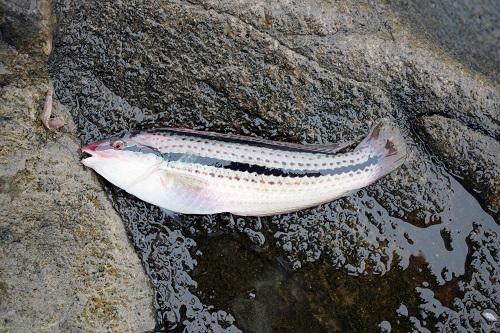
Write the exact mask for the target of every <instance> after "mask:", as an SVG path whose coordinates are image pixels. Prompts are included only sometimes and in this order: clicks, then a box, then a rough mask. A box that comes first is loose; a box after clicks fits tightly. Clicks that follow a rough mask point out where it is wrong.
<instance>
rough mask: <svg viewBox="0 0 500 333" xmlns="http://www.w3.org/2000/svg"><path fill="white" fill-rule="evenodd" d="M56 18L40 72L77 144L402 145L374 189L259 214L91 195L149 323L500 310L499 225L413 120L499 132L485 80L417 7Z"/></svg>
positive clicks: (445, 320)
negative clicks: (127, 264)
mask: <svg viewBox="0 0 500 333" xmlns="http://www.w3.org/2000/svg"><path fill="white" fill-rule="evenodd" d="M448 3H451V1H449V2H448ZM483 6H484V8H483V10H485V11H488V10H490V9H492V8H494V4H493V5H490V4H489V2H488V1H483ZM488 6H489V7H488ZM55 9H56V12H57V15H58V18H59V24H60V29H59V33H58V34H57V36H56V38H55V42H54V45H55V47H54V54H53V56H52V58H51V62H50V73H51V76H52V77H53V79H54V81H55V85H56V92H57V94H58V97H59V98H60V100H61V103H63V104H64V105H66V106H67V107H68V108H69V111H70V113H71V115H72V116H73V118H74V120H75V124H76V127H77V131H78V134H79V136H80V138H81V140H82V141H83V142H84V143H87V142H90V141H93V140H97V139H102V138H104V137H107V136H110V135H114V134H116V133H120V132H122V131H125V130H130V129H140V128H152V127H163V126H177V127H188V128H196V129H202V130H213V131H219V132H230V133H238V134H247V135H256V136H260V137H264V138H270V139H279V140H284V141H290V142H310V143H312V142H318V143H324V142H335V141H343V140H350V139H353V138H357V137H359V136H361V135H363V134H364V133H366V131H367V130H368V128H369V127H370V125H371V124H372V123H373V121H375V120H376V119H378V118H380V117H390V118H392V119H394V120H395V121H396V122H397V123H398V125H399V126H400V128H401V129H402V131H403V133H404V136H405V138H406V139H407V142H408V145H409V151H410V155H409V157H408V159H407V161H406V163H405V164H404V165H403V166H402V167H401V168H400V169H399V170H397V171H396V172H394V173H392V174H391V175H389V176H388V177H385V178H384V179H382V180H380V181H379V182H377V183H376V184H373V185H372V186H369V187H367V188H366V189H363V190H360V191H358V192H356V193H353V194H351V195H349V196H347V197H346V198H343V199H340V200H337V201H335V202H333V203H330V204H327V205H322V206H320V207H317V208H313V209H308V210H304V211H301V212H298V213H295V214H287V215H283V216H274V217H268V218H262V219H254V218H241V217H235V216H231V215H224V214H222V215H217V216H201V217H188V216H183V217H182V221H181V223H177V222H173V221H171V220H170V219H169V218H167V217H166V216H165V214H164V213H162V212H161V210H159V209H158V208H156V207H152V206H150V205H147V204H145V203H143V202H140V201H139V200H137V199H135V198H133V197H131V196H130V195H127V194H126V193H124V192H123V191H120V190H118V189H116V188H114V187H112V186H109V184H107V185H106V187H107V188H108V190H109V191H110V193H112V194H113V198H114V205H115V207H116V208H117V209H118V211H119V212H120V214H121V215H122V217H123V219H124V221H125V222H126V225H127V227H128V230H129V232H130V234H131V235H132V238H133V241H134V244H135V245H136V248H137V249H138V250H139V252H140V255H141V259H142V261H143V263H144V266H145V267H146V270H147V273H148V275H149V276H150V277H151V279H152V281H153V284H154V286H155V291H156V294H155V300H156V303H155V305H156V308H157V310H158V312H157V327H158V328H159V329H165V330H182V329H185V330H186V331H215V332H219V331H237V330H239V329H242V330H249V331H252V330H253V331H262V332H271V331H285V332H291V331H308V332H315V331H317V332H324V331H333V332H335V331H359V332H373V331H377V329H378V326H379V324H380V323H388V324H385V325H386V326H388V325H389V324H390V327H391V328H392V330H394V331H425V330H429V331H438V332H470V331H481V330H486V329H488V327H489V326H488V323H486V322H485V321H484V319H483V317H482V316H481V310H482V309H493V310H495V311H497V310H499V308H500V286H499V285H498V283H495V281H498V279H499V274H500V273H499V272H500V270H499V262H500V260H499V253H500V251H499V249H500V244H499V242H498V235H499V234H500V227H499V225H498V224H496V223H495V220H494V218H493V217H492V216H491V215H489V214H488V213H486V212H485V211H484V210H483V209H482V208H481V206H480V205H479V203H478V202H477V201H476V200H475V199H474V197H473V196H472V195H471V194H470V193H468V192H467V190H466V188H464V187H463V186H462V185H461V184H460V183H459V182H457V181H456V179H455V178H454V177H453V175H452V174H450V173H449V172H448V170H447V168H445V167H443V165H442V164H440V163H436V162H435V156H433V154H429V152H428V151H427V149H426V145H425V142H423V141H422V138H421V137H420V136H419V135H418V133H419V131H418V128H417V126H416V120H417V119H418V118H420V117H422V116H430V115H434V114H439V115H442V116H444V117H448V118H451V119H454V120H455V121H456V122H457V123H458V124H460V126H463V127H465V128H467V129H469V130H471V131H472V130H473V131H475V132H478V133H481V134H482V135H484V136H485V137H489V138H491V139H492V140H493V139H498V137H499V135H500V123H499V121H498V119H499V117H498V110H499V101H500V93H499V87H498V84H497V83H496V82H495V74H494V73H492V72H491V71H488V70H486V71H482V72H483V73H481V72H479V73H478V72H476V70H475V67H471V66H469V64H470V61H469V60H470V59H469V60H467V59H465V58H464V57H462V56H461V53H456V52H451V51H450V50H447V49H446V47H447V46H446V45H447V44H446V43H443V44H439V45H438V44H437V43H436V41H435V39H434V38H429V37H428V36H427V34H425V33H423V32H422V31H421V30H418V29H416V28H415V25H413V24H411V22H409V18H408V16H411V15H413V14H412V13H417V14H416V15H419V14H418V12H417V11H408V13H406V14H408V15H406V16H405V15H402V14H401V9H400V8H399V7H398V6H395V5H394V4H392V3H387V2H383V1H370V2H359V1H342V2H317V1H301V2H298V1H286V0H285V1H279V2H263V1H236V2H235V1H229V0H228V1H222V0H221V1H215V0H214V1H209V0H207V1H169V2H165V1H151V2H147V3H144V2H142V1H126V2H125V1H122V2H114V3H112V4H111V3H107V2H102V1H88V2H81V1H72V0H61V1H58V2H57V3H56V6H55ZM429 10H430V9H429ZM492 15H495V14H492ZM414 19H416V18H414ZM450 22H451V23H453V20H443V21H442V22H441V23H440V24H443V25H445V26H446V29H448V28H449V29H451V30H452V28H450V26H449V24H451V23H450ZM474 29H476V27H475V28H474ZM495 33H496V31H492V33H491V34H492V35H495ZM436 38H441V37H439V36H437V37H436ZM464 43H465V42H464ZM448 51H449V52H448ZM484 54H486V53H484ZM486 57H487V56H486ZM478 68H479V67H478ZM483 68H486V67H483ZM450 142H451V139H450ZM436 151H437V150H436ZM438 158H439V153H438ZM104 184H106V183H104ZM235 239H236V241H235ZM401 306H404V307H405V308H406V309H407V313H406V315H405V316H402V315H400V314H399V313H398V312H397V310H398V309H400V308H401Z"/></svg>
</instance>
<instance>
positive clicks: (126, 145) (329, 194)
mask: <svg viewBox="0 0 500 333" xmlns="http://www.w3.org/2000/svg"><path fill="white" fill-rule="evenodd" d="M81 150H82V151H83V152H84V153H86V154H87V156H88V157H86V158H84V159H83V160H82V163H83V164H84V165H85V166H87V167H89V168H91V169H93V170H94V171H96V172H97V173H98V174H100V175H101V176H102V177H104V178H105V179H106V180H108V181H109V182H110V183H112V184H113V185H115V186H117V187H120V188H122V189H123V190H125V191H126V192H128V193H130V194H132V195H134V196H136V197H137V198H139V199H141V200H143V201H146V202H148V203H151V204H153V205H156V206H159V207H161V208H163V209H165V210H167V211H170V212H174V213H180V214H217V213H225V212H227V213H232V214H235V215H241V216H269V215H279V214H285V213H290V212H294V211H298V210H302V209H305V208H310V207H314V206H318V205H321V204H324V203H328V202H331V201H333V200H335V199H338V198H340V197H342V196H345V195H347V194H348V193H350V192H352V191H354V190H357V189H360V188H362V187H365V186H367V185H370V184H372V183H373V182H375V181H376V180H378V179H380V178H381V177H384V176H385V175H387V174H388V173H390V172H392V171H393V170H395V169H397V168H398V167H399V166H400V165H401V164H402V163H403V162H404V161H405V158H406V155H407V150H406V144H405V141H404V139H403V138H402V136H401V133H400V131H399V130H398V128H397V126H396V125H394V124H393V123H392V122H391V121H389V120H387V119H381V120H380V121H378V122H377V123H376V124H375V125H374V126H373V127H372V129H371V130H370V132H369V133H368V135H367V136H366V137H365V138H364V139H363V140H361V141H360V142H359V141H358V143H357V142H343V143H333V144H326V145H324V144H296V143H287V142H279V141H271V140H267V139H262V138H257V137H247V136H240V135H234V134H221V133H214V132H206V131H197V130H191V129H182V128H158V129H151V130H145V131H136V132H134V131H133V132H128V133H126V134H124V135H122V136H115V137H111V138H107V139H104V140H100V141H97V142H94V143H91V144H88V145H85V146H84V147H82V148H81Z"/></svg>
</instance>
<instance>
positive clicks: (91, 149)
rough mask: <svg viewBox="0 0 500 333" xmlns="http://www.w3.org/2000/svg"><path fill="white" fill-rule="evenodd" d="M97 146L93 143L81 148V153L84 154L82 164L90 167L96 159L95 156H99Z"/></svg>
mask: <svg viewBox="0 0 500 333" xmlns="http://www.w3.org/2000/svg"><path fill="white" fill-rule="evenodd" d="M96 148H97V144H95V143H91V144H89V145H86V146H83V147H82V148H81V151H82V152H83V157H84V158H83V159H82V160H81V162H82V163H83V165H86V166H89V163H90V162H91V161H92V160H94V159H95V156H96V155H97V152H96Z"/></svg>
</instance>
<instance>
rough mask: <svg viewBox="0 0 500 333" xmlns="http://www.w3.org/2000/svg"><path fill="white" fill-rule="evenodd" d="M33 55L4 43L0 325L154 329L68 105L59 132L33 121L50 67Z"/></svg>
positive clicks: (144, 288) (133, 264) (147, 291)
mask: <svg viewBox="0 0 500 333" xmlns="http://www.w3.org/2000/svg"><path fill="white" fill-rule="evenodd" d="M19 3H21V4H22V3H25V2H19ZM27 3H29V2H27ZM31 3H32V4H37V2H36V1H32V2H31ZM15 4H16V3H15V2H14V3H9V6H14V5H15ZM4 5H5V4H4ZM7 22H11V23H12V22H13V21H9V20H7ZM33 53H34V54H35V56H33V57H32V56H31V55H30V54H28V53H25V52H24V51H20V50H16V49H14V48H12V47H11V46H8V45H6V44H4V43H3V42H1V41H0V82H1V87H0V179H1V182H0V207H1V209H0V331H2V332H3V331H6V332H33V331H64V332H82V331H135V332H138V331H146V330H151V329H152V328H153V327H154V319H153V309H152V302H151V300H152V290H151V286H150V283H149V281H148V279H147V277H146V275H145V274H144V271H143V268H142V266H141V263H140V261H139V259H138V257H137V255H136V253H135V252H134V250H133V247H132V246H131V244H130V242H129V240H128V239H127V235H126V232H125V229H124V226H123V224H122V222H121V220H120V218H119V216H118V215H117V214H116V212H115V211H114V210H113V208H112V206H111V204H110V203H109V201H108V199H107V197H106V196H105V194H104V193H103V191H102V189H101V187H100V185H99V184H98V182H97V181H96V178H95V177H94V176H93V175H92V174H91V173H90V172H89V171H87V170H84V169H83V168H82V166H81V164H80V161H79V160H80V153H79V147H80V143H79V142H78V140H77V139H76V137H75V134H74V130H75V126H74V124H73V122H72V121H71V118H70V116H69V114H67V110H66V109H63V108H62V107H61V106H60V105H59V104H56V108H55V112H54V113H55V114H61V113H62V114H63V115H64V116H65V118H66V119H67V124H66V125H65V126H64V127H63V128H61V129H59V130H58V131H57V132H50V131H48V130H46V129H45V128H44V127H43V125H42V124H41V122H40V120H39V112H40V111H41V108H42V105H43V101H44V97H45V91H46V89H47V84H48V72H47V63H46V58H44V57H43V56H40V55H39V54H38V53H37V52H36V51H33Z"/></svg>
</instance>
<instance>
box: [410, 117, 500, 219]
mask: <svg viewBox="0 0 500 333" xmlns="http://www.w3.org/2000/svg"><path fill="white" fill-rule="evenodd" d="M417 125H418V127H419V129H420V131H421V132H422V134H423V137H424V140H425V141H426V143H427V144H428V146H429V148H430V150H431V151H432V152H433V153H434V154H436V155H437V157H438V159H439V160H441V161H442V162H443V163H444V164H445V165H446V168H447V169H448V170H449V171H450V172H451V173H452V174H453V175H456V176H457V177H458V178H459V179H460V181H461V182H462V183H463V184H464V185H465V186H466V187H467V188H468V189H469V191H470V192H471V193H473V194H474V195H476V196H478V197H479V198H480V200H481V201H482V202H483V203H484V204H485V206H486V207H487V208H488V209H489V210H490V211H491V212H492V213H493V214H496V216H497V218H498V217H500V215H498V214H499V211H500V143H499V142H498V141H497V140H495V139H493V138H490V137H489V136H486V135H484V134H482V133H481V132H478V131H475V130H473V129H470V128H468V127H467V126H465V125H463V124H461V123H460V122H459V121H457V120H454V119H449V118H445V117H442V116H438V115H434V116H431V117H422V118H419V119H418V122H417Z"/></svg>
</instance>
